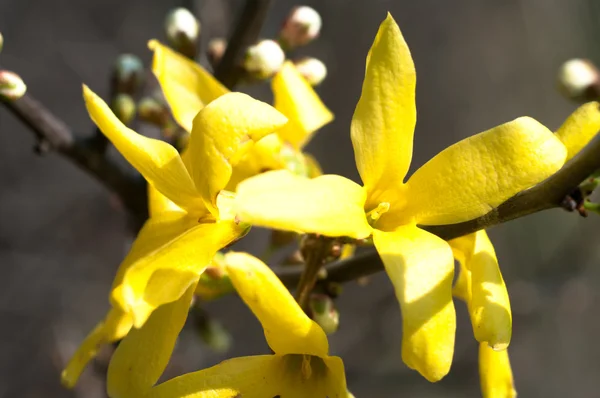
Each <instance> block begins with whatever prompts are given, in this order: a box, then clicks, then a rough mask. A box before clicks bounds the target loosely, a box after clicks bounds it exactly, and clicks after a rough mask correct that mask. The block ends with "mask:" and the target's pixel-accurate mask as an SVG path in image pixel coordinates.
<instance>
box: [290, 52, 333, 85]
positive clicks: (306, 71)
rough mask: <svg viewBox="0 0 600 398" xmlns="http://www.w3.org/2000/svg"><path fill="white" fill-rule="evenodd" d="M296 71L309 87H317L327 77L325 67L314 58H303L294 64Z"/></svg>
mask: <svg viewBox="0 0 600 398" xmlns="http://www.w3.org/2000/svg"><path fill="white" fill-rule="evenodd" d="M296 69H298V72H300V74H301V75H302V76H303V77H304V78H305V79H306V81H308V83H309V84H310V85H311V86H318V85H319V84H321V82H322V81H323V80H325V78H326V77H327V67H326V66H325V64H324V63H323V62H321V61H320V60H318V59H316V58H304V59H301V60H300V61H298V62H296Z"/></svg>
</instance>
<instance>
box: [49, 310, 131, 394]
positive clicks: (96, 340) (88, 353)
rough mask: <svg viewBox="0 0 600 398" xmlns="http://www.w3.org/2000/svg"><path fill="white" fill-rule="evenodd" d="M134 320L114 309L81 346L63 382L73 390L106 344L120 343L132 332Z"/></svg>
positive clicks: (63, 375)
mask: <svg viewBox="0 0 600 398" xmlns="http://www.w3.org/2000/svg"><path fill="white" fill-rule="evenodd" d="M131 326H132V318H131V316H130V315H128V314H126V313H124V312H123V311H121V310H119V309H116V308H113V309H111V310H110V311H109V313H108V314H107V316H106V318H105V319H104V320H103V321H102V322H100V323H99V324H98V325H97V326H96V327H95V328H94V330H92V332H90V334H89V335H88V336H87V337H86V338H85V340H84V341H83V343H81V345H80V346H79V348H78V349H77V351H76V352H75V354H74V355H73V357H72V358H71V359H70V360H69V363H68V364H67V366H66V367H65V369H64V370H63V371H62V373H61V381H62V383H63V385H64V386H65V387H67V388H73V387H74V386H75V384H76V383H77V380H78V379H79V376H80V375H81V373H82V372H83V370H84V369H85V367H86V365H87V364H88V362H89V361H91V360H92V359H94V358H95V357H96V355H97V354H98V351H99V350H100V348H101V347H102V345H104V344H108V343H112V342H115V341H118V340H120V339H122V338H123V337H125V336H126V335H127V333H129V330H131Z"/></svg>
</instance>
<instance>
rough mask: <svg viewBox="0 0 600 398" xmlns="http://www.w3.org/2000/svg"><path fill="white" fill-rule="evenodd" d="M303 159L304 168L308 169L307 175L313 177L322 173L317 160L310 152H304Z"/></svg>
mask: <svg viewBox="0 0 600 398" xmlns="http://www.w3.org/2000/svg"><path fill="white" fill-rule="evenodd" d="M304 160H305V162H306V169H307V170H308V176H309V177H310V178H315V177H318V176H321V175H323V169H322V168H321V165H320V164H319V161H318V160H317V159H316V158H315V157H314V156H313V155H311V154H310V153H304Z"/></svg>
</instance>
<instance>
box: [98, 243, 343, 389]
mask: <svg viewBox="0 0 600 398" xmlns="http://www.w3.org/2000/svg"><path fill="white" fill-rule="evenodd" d="M226 257H227V258H226V261H225V263H226V264H227V265H226V268H227V272H228V274H229V276H230V278H231V281H232V283H233V285H234V287H235V289H236V291H237V292H238V294H239V295H240V297H241V298H242V300H243V301H244V302H245V303H246V305H248V307H250V309H251V310H252V312H253V313H254V315H255V316H256V317H257V318H258V320H259V321H260V323H261V324H262V327H263V329H264V333H265V338H266V340H267V342H268V344H269V347H270V348H271V350H272V351H273V353H274V354H272V355H258V356H251V357H241V358H234V359H230V360H227V361H225V362H222V363H220V364H218V365H216V366H213V367H211V368H208V369H204V370H200V371H197V372H193V373H188V374H186V375H183V376H179V377H176V378H174V379H172V380H168V381H166V382H164V383H162V384H159V385H157V386H154V384H155V383H156V382H157V380H158V379H159V377H160V376H161V374H162V372H163V370H164V368H165V366H166V365H167V362H168V360H169V357H170V356H171V353H172V351H173V347H174V345H175V340H176V338H177V335H178V334H179V332H180V330H181V328H182V327H183V324H184V323H185V319H186V316H187V310H188V306H189V299H190V297H191V294H192V293H193V286H192V287H190V288H189V289H188V291H187V292H186V294H185V295H184V296H182V298H181V299H180V300H178V301H175V302H173V303H170V304H166V305H163V306H161V307H160V308H158V309H157V310H156V311H155V312H154V313H153V314H152V315H151V316H150V318H149V319H148V322H146V324H145V325H144V326H143V327H142V328H141V329H136V330H132V331H131V333H129V335H127V337H126V338H125V339H124V340H123V341H122V342H121V343H120V344H119V347H118V348H117V350H116V351H115V353H114V355H113V357H112V359H111V362H110V365H109V368H108V378H107V390H108V394H109V396H110V397H112V398H121V397H127V398H129V397H146V398H151V397H152V398H159V397H160V398H166V397H173V398H175V397H177V398H183V397H190V398H191V397H194V398H203V397H205V398H219V397H222V398H233V397H244V398H264V397H269V398H270V397H277V396H280V397H286V398H304V397H315V398H319V397H320V398H325V397H330V398H333V397H339V398H345V397H346V396H347V392H346V379H345V373H344V365H343V362H342V360H341V359H340V358H338V357H332V356H329V354H328V351H329V344H328V341H327V337H326V335H325V333H324V332H323V330H322V329H321V328H320V327H319V326H318V325H317V324H316V323H315V322H314V321H312V320H311V319H310V318H308V317H307V316H306V314H305V313H304V312H303V311H302V309H301V308H300V307H299V306H298V304H297V303H296V302H295V301H294V299H293V297H292V296H291V294H290V293H289V291H288V290H287V289H286V288H285V287H284V286H283V284H282V283H281V281H279V279H278V278H277V276H276V275H275V274H274V273H273V271H271V269H270V268H269V267H267V266H266V265H265V264H264V263H262V262H261V261H260V260H258V259H257V258H255V257H252V256H250V255H248V254H245V253H228V254H227V255H226ZM260 292H269V295H268V296H265V295H262V294H260Z"/></svg>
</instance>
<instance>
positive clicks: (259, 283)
mask: <svg viewBox="0 0 600 398" xmlns="http://www.w3.org/2000/svg"><path fill="white" fill-rule="evenodd" d="M225 267H226V269H227V272H228V274H229V278H230V279H231V282H232V283H233V286H234V287H235V290H236V291H237V292H238V294H239V296H240V297H241V298H242V300H244V302H245V303H246V305H248V307H250V309H251V310H252V312H253V313H254V315H256V317H257V318H258V320H259V321H260V323H261V325H262V327H263V329H264V331H265V337H266V339H267V342H268V343H269V346H270V347H271V349H272V350H273V351H274V352H275V353H276V354H307V355H317V356H321V357H324V356H326V355H327V352H328V350H329V344H328V342H327V336H326V335H325V332H323V329H321V327H320V326H319V325H317V324H316V323H315V322H314V321H313V320H311V319H310V318H309V317H308V316H307V315H306V314H305V313H304V311H302V309H301V308H300V306H299V305H298V303H296V300H294V298H293V297H292V295H291V294H290V292H289V291H288V289H287V288H286V287H285V286H283V284H282V283H281V281H280V280H279V278H277V276H276V275H275V274H274V273H273V271H272V270H271V269H270V268H269V267H268V266H267V265H265V263H263V262H262V261H260V260H259V259H257V258H256V257H253V256H251V255H249V254H246V253H234V252H230V253H227V254H226V255H225Z"/></svg>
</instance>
